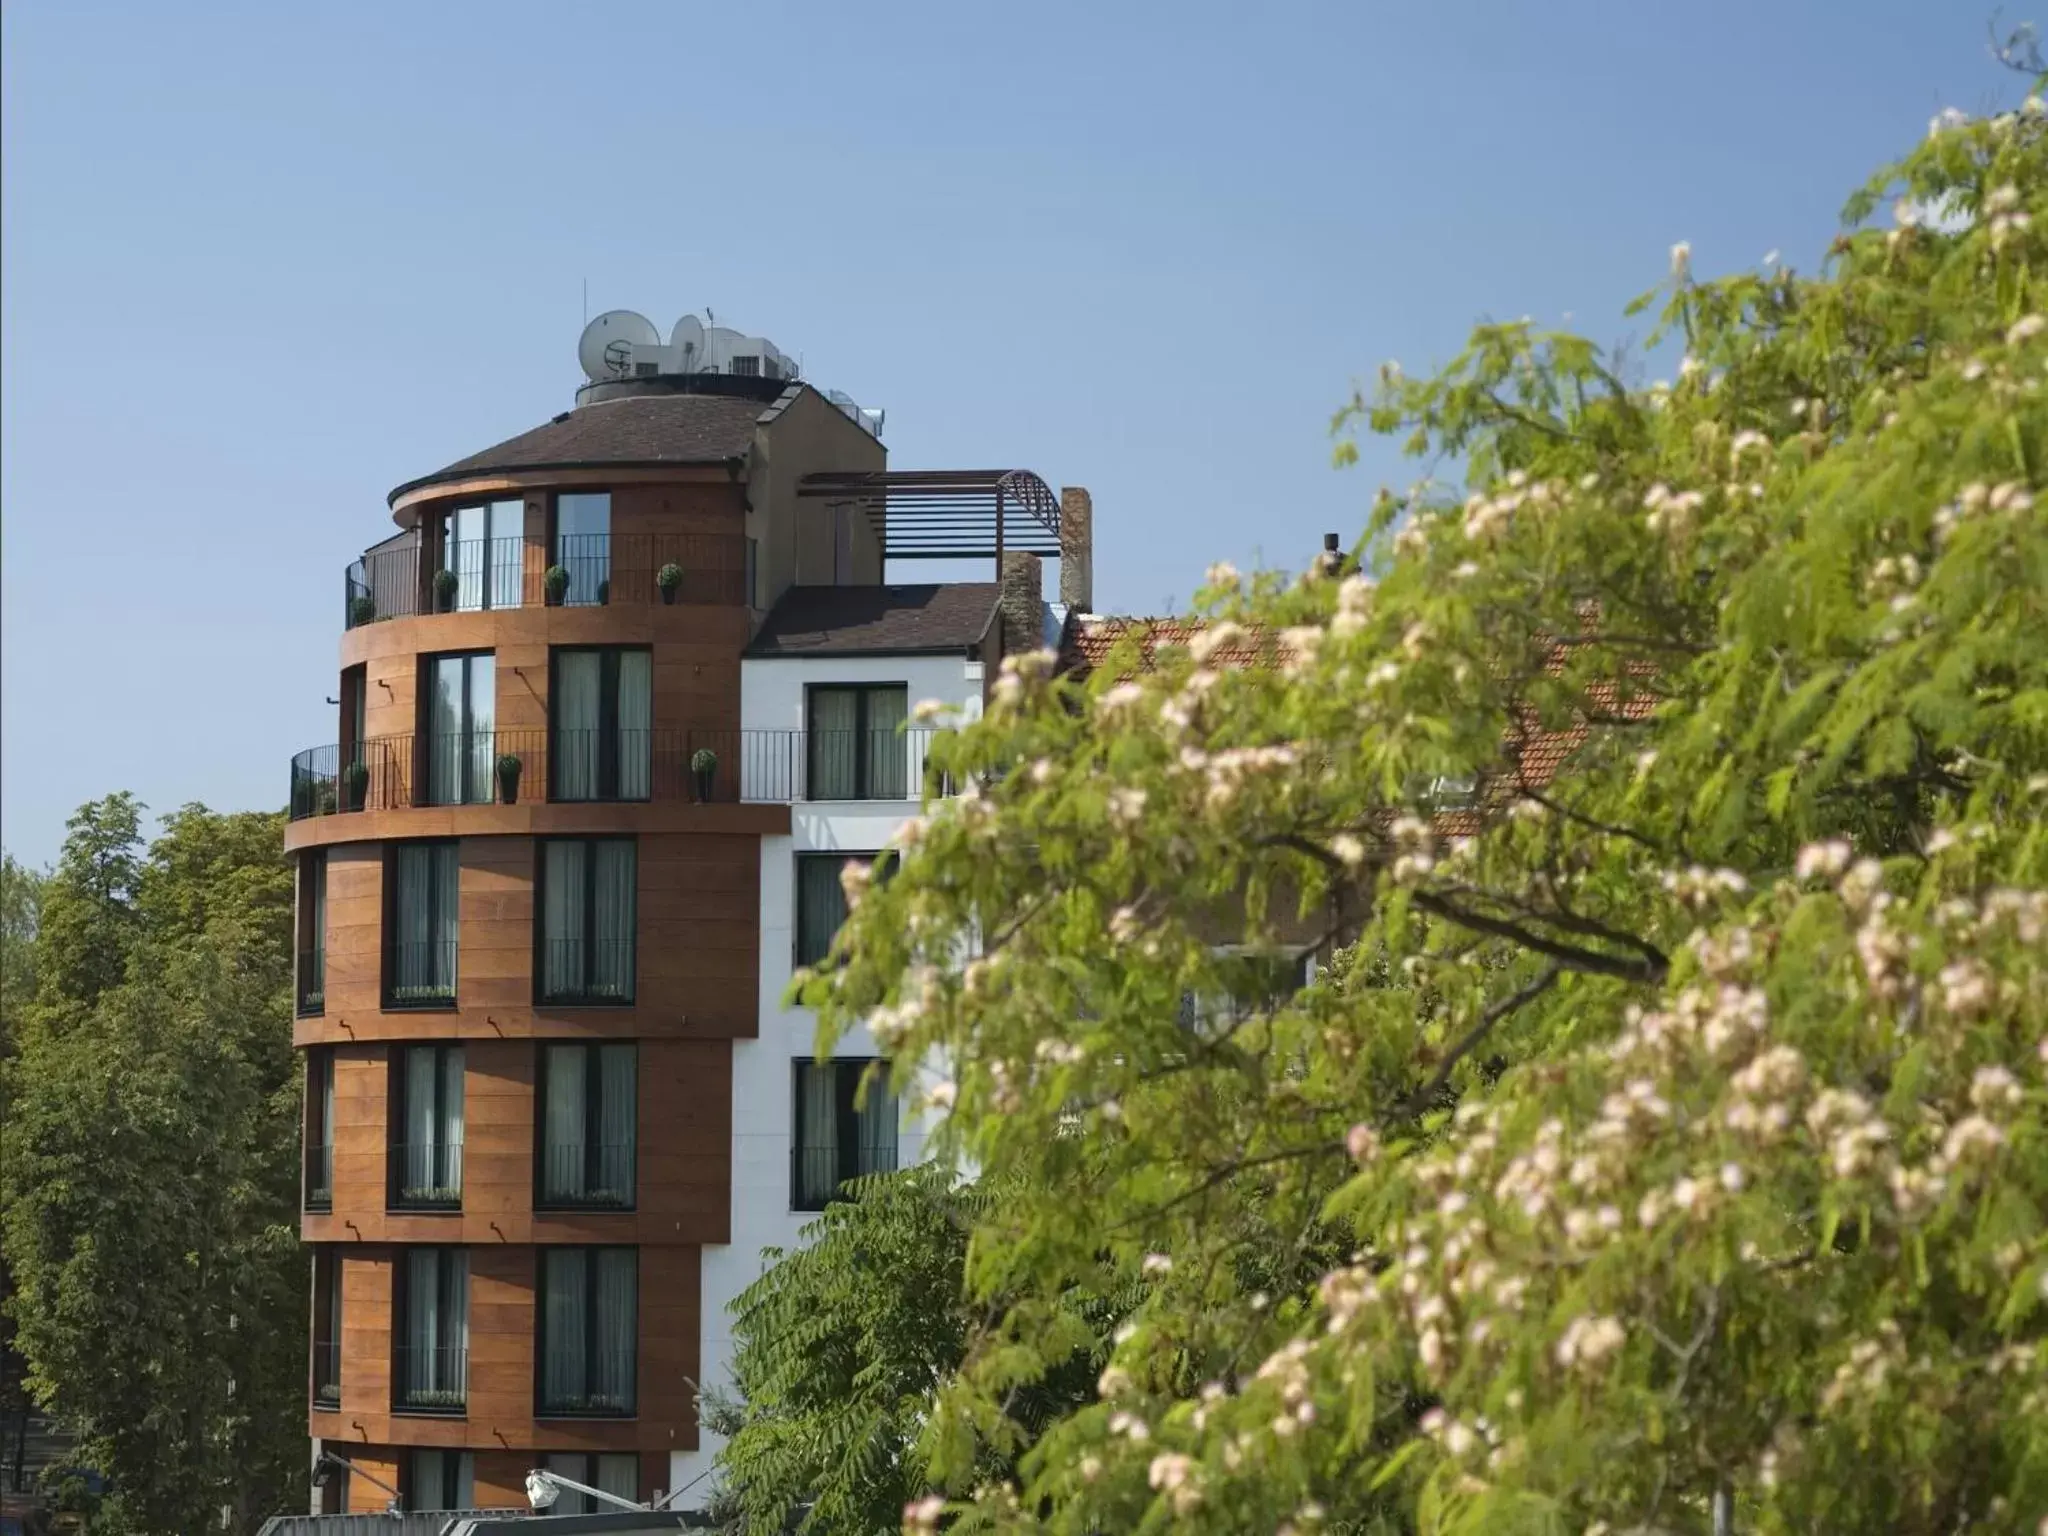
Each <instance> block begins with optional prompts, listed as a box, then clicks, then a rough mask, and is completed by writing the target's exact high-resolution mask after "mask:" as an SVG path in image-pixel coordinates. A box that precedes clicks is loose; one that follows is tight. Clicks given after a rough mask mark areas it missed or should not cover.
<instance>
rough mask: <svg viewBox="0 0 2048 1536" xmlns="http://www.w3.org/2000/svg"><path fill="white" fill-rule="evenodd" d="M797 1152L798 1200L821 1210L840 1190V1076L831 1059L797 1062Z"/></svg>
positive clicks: (798, 1204) (798, 1203) (805, 1207)
mask: <svg viewBox="0 0 2048 1536" xmlns="http://www.w3.org/2000/svg"><path fill="white" fill-rule="evenodd" d="M796 1092H797V1111H796V1114H797V1156H796V1180H795V1183H796V1189H795V1191H794V1193H795V1197H796V1198H795V1201H794V1204H795V1205H796V1208H797V1209H798V1210H800V1211H818V1210H823V1209H824V1208H825V1202H826V1201H828V1200H830V1199H831V1198H832V1197H833V1195H835V1194H837V1193H838V1192H839V1179H840V1173H839V1077H838V1074H837V1072H835V1071H834V1069H833V1065H832V1063H831V1062H829V1061H827V1062H822V1063H820V1062H815V1061H799V1062H798V1063H797V1064H796Z"/></svg>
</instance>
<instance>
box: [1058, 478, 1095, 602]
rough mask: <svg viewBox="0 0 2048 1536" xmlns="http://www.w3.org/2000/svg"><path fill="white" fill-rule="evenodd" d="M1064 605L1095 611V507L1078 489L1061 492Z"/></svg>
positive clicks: (1062, 600)
mask: <svg viewBox="0 0 2048 1536" xmlns="http://www.w3.org/2000/svg"><path fill="white" fill-rule="evenodd" d="M1060 601H1061V602H1063V603H1065V604H1066V605H1067V607H1068V608H1070V609H1072V610H1073V611H1074V612H1075V613H1093V612H1094V611H1095V503H1094V502H1093V501H1091V500H1089V498H1088V493H1087V492H1086V491H1084V490H1082V489H1081V487H1080V486H1078V485H1069V486H1064V487H1062V488H1061V490H1060Z"/></svg>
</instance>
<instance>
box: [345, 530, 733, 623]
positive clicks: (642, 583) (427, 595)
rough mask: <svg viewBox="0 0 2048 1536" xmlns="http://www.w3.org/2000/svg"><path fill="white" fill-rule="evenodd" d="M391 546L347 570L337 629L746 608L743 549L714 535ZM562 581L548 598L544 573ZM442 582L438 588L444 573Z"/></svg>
mask: <svg viewBox="0 0 2048 1536" xmlns="http://www.w3.org/2000/svg"><path fill="white" fill-rule="evenodd" d="M422 553H423V551H422V546H421V545H420V544H419V543H418V542H417V541H410V542H407V541H394V542H393V543H390V544H386V545H381V546H379V547H378V548H376V549H372V550H370V551H368V552H367V553H365V554H364V555H363V556H362V558H361V559H359V560H354V561H351V562H350V563H349V567H348V570H347V573H346V575H345V577H344V581H343V586H344V593H343V615H342V620H343V623H344V625H345V626H346V627H347V628H349V629H358V628H360V627H362V626H363V625H365V624H375V623H378V622H379V621H381V620H384V619H400V618H411V617H414V616H415V615H418V614H423V613H482V612H487V611H489V610H492V609H499V608H539V607H543V606H548V607H555V606H559V607H566V608H587V607H599V606H604V605H609V604H636V605H640V606H648V605H652V604H657V603H672V602H673V603H719V604H725V605H728V606H733V607H737V606H739V605H741V604H743V603H745V602H746V601H747V600H748V597H749V595H750V594H749V593H748V590H747V588H748V584H749V583H748V577H749V575H750V573H749V571H748V569H747V548H746V540H745V539H743V538H727V537H722V536H720V535H717V534H602V533H596V534H577V535H570V536H565V537H563V538H561V539H558V540H557V541H556V548H555V549H554V551H553V552H552V554H550V552H549V550H548V548H547V546H546V544H544V543H543V542H541V541H539V540H528V539H524V538H502V539H470V540H464V541H461V542H458V543H450V544H446V545H442V546H440V547H438V548H436V549H433V550H430V551H427V552H426V555H425V558H424V559H423V558H422ZM671 565H673V566H675V567H676V568H677V569H678V570H679V571H680V572H681V573H682V579H681V581H680V582H679V583H678V584H677V585H676V586H675V587H674V588H673V590H672V591H670V592H664V591H663V590H662V588H661V585H660V583H659V581H658V580H657V578H658V577H659V576H660V574H661V572H662V571H663V570H664V569H665V568H666V567H668V566H671ZM554 566H559V567H560V568H561V569H562V571H563V572H564V573H566V575H567V577H568V581H567V582H566V583H565V584H563V585H562V586H561V587H560V589H559V590H558V591H554V592H551V591H550V590H549V586H548V580H547V573H548V571H549V569H550V568H551V567H554ZM444 572H445V573H447V574H446V579H444V577H443V573H444Z"/></svg>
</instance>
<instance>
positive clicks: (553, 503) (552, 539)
mask: <svg viewBox="0 0 2048 1536" xmlns="http://www.w3.org/2000/svg"><path fill="white" fill-rule="evenodd" d="M564 496H602V497H603V498H604V500H605V515H604V534H603V538H604V553H603V555H602V556H594V555H580V554H578V553H576V552H575V551H573V550H572V551H570V553H569V555H568V557H567V558H565V557H564V555H563V553H562V538H563V534H562V498H563V497H564ZM617 510H618V493H617V492H615V491H614V490H613V489H612V488H611V487H610V486H608V485H589V486H583V485H579V486H576V487H574V488H573V489H566V490H558V491H552V492H550V493H549V494H548V507H547V513H548V515H547V535H548V536H547V551H548V568H549V569H552V568H553V567H555V566H557V565H559V566H563V567H565V568H566V569H568V570H569V571H570V573H571V575H570V592H569V593H564V594H563V602H564V603H565V604H567V605H568V606H570V607H586V608H587V607H603V606H605V605H606V604H608V603H609V602H610V601H611V595H610V594H611V570H612V554H613V540H614V537H615V535H614V534H613V533H612V514H613V513H615V512H616V511H617ZM569 537H571V538H579V539H587V538H592V537H595V535H592V534H587V533H579V534H571V535H569ZM572 559H575V560H589V559H598V560H601V562H602V564H601V568H602V570H603V572H604V574H603V575H602V576H600V577H599V578H598V588H597V591H596V596H595V598H594V601H593V602H589V603H572V602H570V593H573V592H574V591H575V575H574V572H575V567H574V566H572V565H570V564H569V561H570V560H572Z"/></svg>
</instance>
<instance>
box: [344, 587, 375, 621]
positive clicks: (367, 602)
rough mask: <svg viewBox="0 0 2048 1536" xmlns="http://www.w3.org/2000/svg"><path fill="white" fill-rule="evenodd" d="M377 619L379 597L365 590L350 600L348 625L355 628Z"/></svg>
mask: <svg viewBox="0 0 2048 1536" xmlns="http://www.w3.org/2000/svg"><path fill="white" fill-rule="evenodd" d="M376 620H377V599H375V598H374V597H372V596H370V595H369V593H367V592H363V593H359V594H357V595H356V596H355V597H352V598H350V599H349V601H348V625H349V628H350V629H355V628H357V627H358V626H360V625H363V624H374V623H375V622H376Z"/></svg>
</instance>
